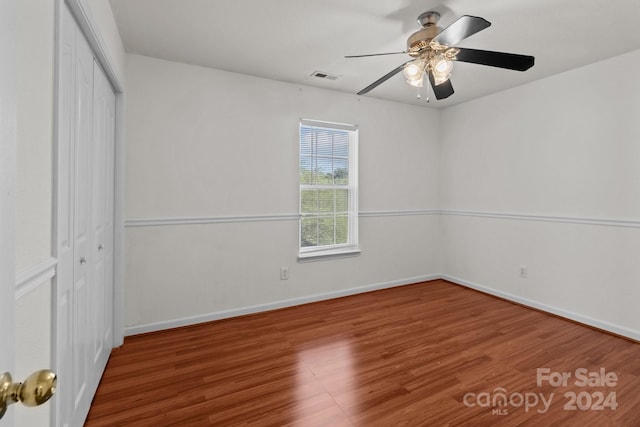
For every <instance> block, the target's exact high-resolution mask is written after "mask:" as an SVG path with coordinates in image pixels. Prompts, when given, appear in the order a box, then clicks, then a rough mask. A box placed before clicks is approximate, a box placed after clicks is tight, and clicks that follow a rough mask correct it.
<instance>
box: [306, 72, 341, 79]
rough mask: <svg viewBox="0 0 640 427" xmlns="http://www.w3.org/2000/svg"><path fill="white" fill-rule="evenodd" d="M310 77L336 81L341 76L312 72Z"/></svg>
mask: <svg viewBox="0 0 640 427" xmlns="http://www.w3.org/2000/svg"><path fill="white" fill-rule="evenodd" d="M311 77H317V78H319V79H325V80H338V79H339V78H340V77H342V76H339V75H337V74H331V73H325V72H324V71H314V72H313V73H311Z"/></svg>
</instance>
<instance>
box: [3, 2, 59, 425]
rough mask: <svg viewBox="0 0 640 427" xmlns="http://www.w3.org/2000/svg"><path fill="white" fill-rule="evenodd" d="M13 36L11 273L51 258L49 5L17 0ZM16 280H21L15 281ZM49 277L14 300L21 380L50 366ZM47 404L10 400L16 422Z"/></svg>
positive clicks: (41, 419) (43, 418)
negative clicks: (15, 77)
mask: <svg viewBox="0 0 640 427" xmlns="http://www.w3.org/2000/svg"><path fill="white" fill-rule="evenodd" d="M17 4H18V25H17V28H18V39H17V44H18V48H17V52H18V58H17V68H18V73H17V75H18V82H17V101H18V117H17V123H18V127H17V137H18V147H17V150H18V152H17V183H16V276H17V278H18V279H20V278H22V277H25V275H28V273H29V272H30V271H33V270H34V269H36V270H37V269H38V268H39V267H38V266H39V265H41V264H42V263H46V262H47V260H48V259H50V257H51V233H52V228H51V227H52V204H51V203H52V181H51V179H52V164H53V157H52V153H53V117H54V115H53V104H54V102H53V93H54V91H53V85H54V40H55V37H54V36H55V26H54V25H55V4H54V2H43V1H39V0H20V1H18V2H17ZM17 285H21V283H20V280H18V283H17ZM50 305H51V280H50V279H48V278H47V277H46V276H45V277H44V278H43V279H42V280H41V281H40V282H39V283H38V286H37V287H36V288H35V290H34V291H32V292H29V293H27V294H24V295H22V296H20V297H19V299H18V300H17V301H16V330H15V335H16V366H15V372H13V376H14V377H15V379H16V380H17V381H23V380H24V379H25V378H26V377H27V376H28V375H29V374H31V373H32V372H33V371H36V370H38V369H44V368H50V367H51V323H50V320H51V317H50ZM49 411H50V407H49V405H43V406H41V407H39V408H35V409H32V408H26V407H24V406H22V405H16V408H15V414H16V426H19V427H20V426H25V427H27V426H36V425H38V426H46V425H48V424H49Z"/></svg>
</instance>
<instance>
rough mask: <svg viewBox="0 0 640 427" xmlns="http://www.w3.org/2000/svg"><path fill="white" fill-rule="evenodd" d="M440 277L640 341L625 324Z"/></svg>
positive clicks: (468, 282)
mask: <svg viewBox="0 0 640 427" xmlns="http://www.w3.org/2000/svg"><path fill="white" fill-rule="evenodd" d="M440 278H441V279H444V280H447V281H449V282H452V283H455V284H456V285H460V286H464V287H467V288H471V289H475V290H476V291H480V292H483V293H485V294H489V295H493V296H496V297H499V298H503V299H506V300H509V301H513V302H516V303H518V304H522V305H525V306H527V307H531V308H535V309H538V310H542V311H544V312H547V313H551V314H555V315H556V316H560V317H564V318H565V319H569V320H573V321H576V322H578V323H582V324H584V325H588V326H593V327H594V328H597V329H601V330H603V331H607V332H611V333H614V334H616V335H621V336H623V337H627V338H630V339H632V340H635V341H640V331H636V330H633V329H629V328H626V327H624V326H619V325H615V324H612V323H609V322H604V321H602V320H598V319H594V318H591V317H589V316H584V315H582V314H578V313H574V312H572V311H568V310H564V309H561V308H558V307H554V306H551V305H547V304H543V303H540V302H538V301H534V300H530V299H527V298H523V297H519V296H517V295H513V294H510V293H508V292H502V291H499V290H497V289H493V288H488V287H486V286H482V285H479V284H477V283H473V282H470V281H468V280H464V279H460V278H458V277H453V276H448V275H446V274H444V275H441V276H440Z"/></svg>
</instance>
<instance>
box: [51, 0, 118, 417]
mask: <svg viewBox="0 0 640 427" xmlns="http://www.w3.org/2000/svg"><path fill="white" fill-rule="evenodd" d="M87 3H88V1H87V0H56V30H55V32H56V34H55V54H54V55H55V89H54V105H55V110H54V111H55V113H54V114H55V117H54V132H53V134H54V156H55V158H56V159H57V158H58V150H59V144H58V128H59V122H60V120H61V117H60V114H59V111H58V105H59V100H60V90H61V86H60V85H61V61H60V58H61V57H62V43H61V37H60V34H61V30H62V10H63V8H64V7H65V4H66V6H68V7H69V10H70V11H71V14H72V15H73V16H74V18H75V19H76V21H77V23H78V26H79V27H80V31H81V32H82V33H83V34H84V36H85V37H86V39H87V41H88V42H89V46H90V47H91V49H92V50H93V53H94V55H95V58H96V60H97V61H98V63H99V64H100V66H101V67H102V69H103V71H104V72H105V75H106V76H107V78H108V80H109V82H110V83H111V85H112V87H113V90H114V94H115V97H116V112H115V153H114V162H115V170H114V248H113V257H114V258H113V264H114V265H113V269H114V271H113V346H114V347H119V346H120V345H122V343H123V342H124V105H125V95H124V82H123V78H124V76H120V75H119V74H118V73H117V72H116V69H115V67H114V65H113V64H114V60H113V59H112V57H111V54H110V53H109V49H108V48H107V44H106V42H105V41H104V38H103V36H102V33H101V32H100V30H99V25H98V23H97V21H96V19H95V18H94V16H93V15H92V13H91V8H90V7H89V6H88V4H87ZM61 172H62V171H60V170H59V169H58V166H57V160H56V161H54V164H53V179H54V182H53V188H54V192H53V218H54V220H53V242H54V245H53V251H54V257H57V249H58V248H57V237H56V236H57V223H58V221H57V218H58V217H59V212H60V211H61V206H60V201H59V200H58V195H57V194H56V188H57V182H59V181H60V179H61ZM58 262H60V260H58ZM58 268H62V266H60V265H58ZM56 280H57V276H56V277H54V287H55V286H57V284H56ZM54 289H55V288H54ZM57 305H58V302H57V299H56V292H53V293H52V301H51V309H52V317H53V319H55V318H56V317H57ZM51 340H52V345H53V352H52V359H53V360H52V366H54V370H55V369H58V366H55V364H56V359H57V358H56V354H55V353H56V350H55V349H56V346H57V343H58V342H59V334H58V330H57V329H56V327H55V326H54V327H53V328H52V331H51ZM57 421H58V414H57V411H56V410H55V409H54V410H53V411H52V425H53V426H57V425H58V422H57Z"/></svg>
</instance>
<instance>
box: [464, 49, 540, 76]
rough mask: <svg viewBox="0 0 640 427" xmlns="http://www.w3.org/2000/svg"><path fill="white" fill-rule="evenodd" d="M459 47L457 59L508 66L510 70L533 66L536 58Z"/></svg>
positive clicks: (525, 68) (523, 69)
mask: <svg viewBox="0 0 640 427" xmlns="http://www.w3.org/2000/svg"><path fill="white" fill-rule="evenodd" d="M457 49H459V52H458V54H457V55H456V58H455V60H456V61H460V62H471V63H473V64H480V65H488V66H490V67H498V68H506V69H508V70H517V71H526V70H528V69H529V68H531V67H533V64H534V62H535V58H534V57H533V56H529V55H518V54H516V53H505V52H494V51H491V50H478V49H466V48H462V47H460V48H457Z"/></svg>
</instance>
